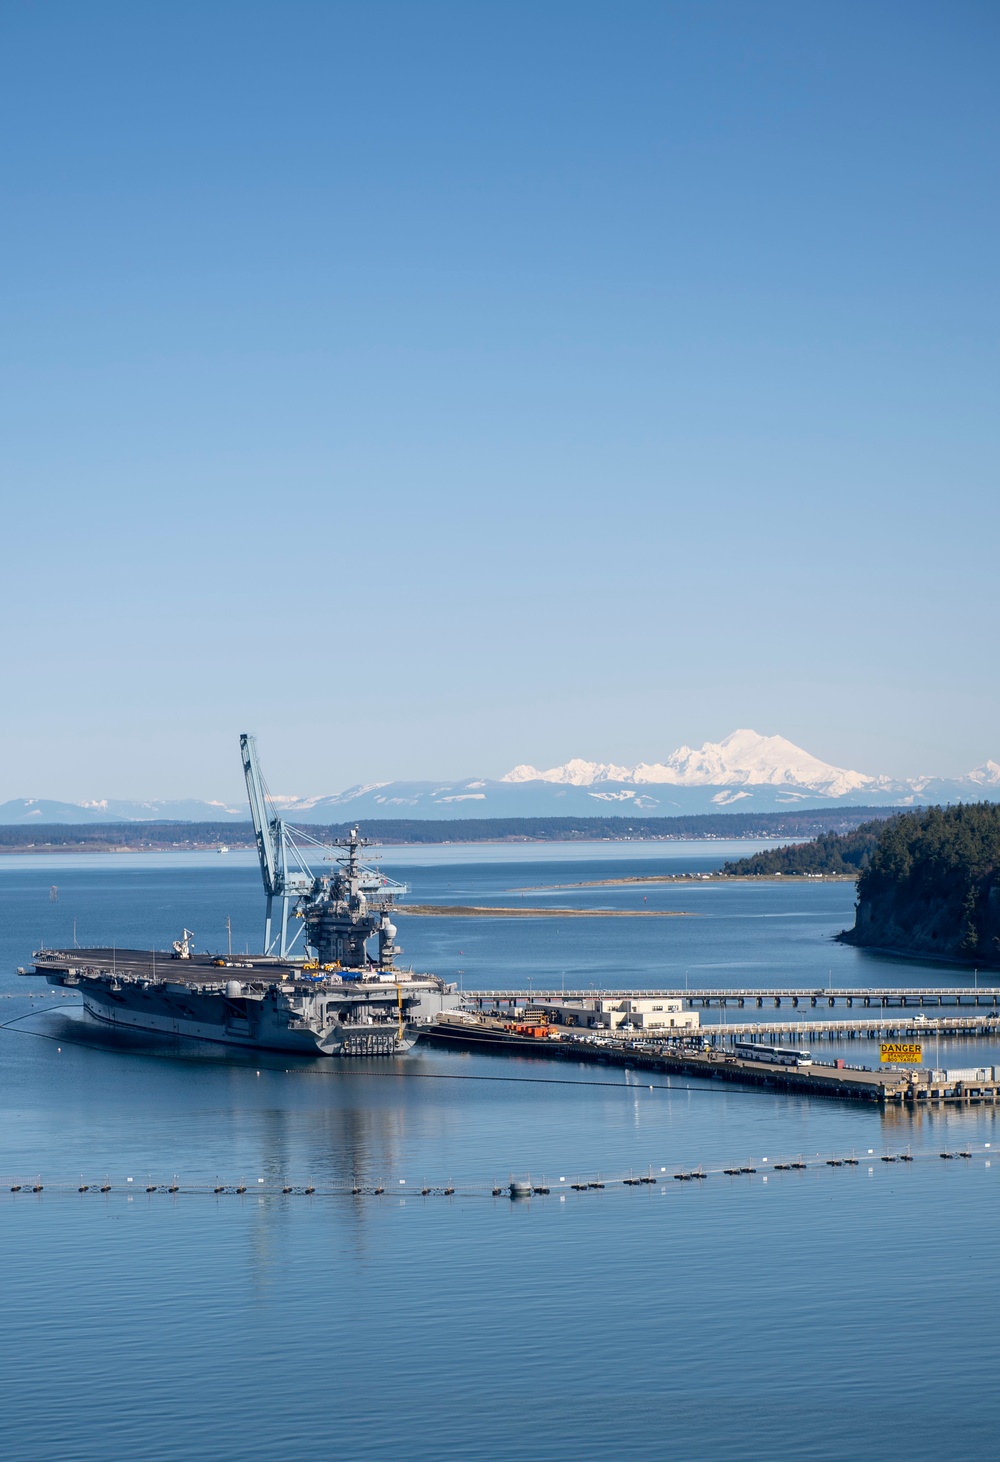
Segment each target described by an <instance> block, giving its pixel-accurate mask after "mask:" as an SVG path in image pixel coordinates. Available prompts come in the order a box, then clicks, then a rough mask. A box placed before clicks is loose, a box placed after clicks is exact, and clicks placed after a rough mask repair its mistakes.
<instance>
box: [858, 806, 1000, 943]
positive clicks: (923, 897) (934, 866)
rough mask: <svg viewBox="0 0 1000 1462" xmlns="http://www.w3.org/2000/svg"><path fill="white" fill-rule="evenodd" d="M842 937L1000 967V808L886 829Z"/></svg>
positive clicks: (924, 816)
mask: <svg viewBox="0 0 1000 1462" xmlns="http://www.w3.org/2000/svg"><path fill="white" fill-rule="evenodd" d="M842 938H843V939H845V940H846V941H847V942H848V943H851V944H859V945H865V946H869V947H873V948H881V949H894V950H898V951H901V952H903V953H906V954H914V955H929V956H934V955H938V956H940V957H942V958H945V959H950V960H962V961H965V962H967V963H969V964H976V965H993V966H997V965H1000V807H998V806H996V804H994V803H990V802H977V803H968V804H960V805H959V806H957V807H943V808H942V807H932V808H929V809H927V810H925V811H922V812H915V813H908V814H906V815H904V816H901V817H896V818H893V819H892V820H891V821H890V822H888V823H885V824H884V825H883V827H882V831H881V835H880V837H879V839H878V842H877V845H876V847H875V849H874V851H873V852H872V854H871V857H870V860H869V862H868V864H867V866H866V867H865V868H864V869H863V870H862V873H861V876H860V878H859V879H858V904H857V915H856V918H855V924H854V928H853V929H851V930H849V931H847V932H845V934H844V935H843V936H842Z"/></svg>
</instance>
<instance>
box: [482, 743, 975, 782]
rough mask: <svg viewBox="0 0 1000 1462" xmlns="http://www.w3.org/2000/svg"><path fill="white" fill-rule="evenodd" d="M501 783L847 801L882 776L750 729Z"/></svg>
mask: <svg viewBox="0 0 1000 1462" xmlns="http://www.w3.org/2000/svg"><path fill="white" fill-rule="evenodd" d="M986 765H987V767H990V766H993V765H995V763H992V762H987V764H986ZM983 770H985V768H984V769H983ZM998 771H1000V769H998ZM501 780H502V781H504V782H557V783H561V784H565V785H568V786H573V787H592V786H593V785H594V784H595V783H596V782H634V783H636V784H637V785H639V786H642V785H644V784H647V783H649V784H652V783H661V784H664V785H667V786H671V787H720V786H724V787H753V786H768V787H785V786H787V787H802V788H805V789H806V790H808V791H810V792H819V793H821V794H822V795H823V796H824V797H843V796H844V795H845V794H846V793H848V792H856V791H858V790H860V788H862V787H868V786H874V785H875V784H876V782H877V778H875V777H868V776H865V774H864V773H863V772H851V771H846V770H845V769H844V768H843V767H833V766H830V765H828V763H827V762H824V761H820V760H819V759H818V757H815V756H811V755H810V754H809V752H808V751H803V750H802V748H801V746H795V745H793V743H792V742H791V741H786V740H785V738H784V737H783V736H760V735H759V734H758V733H757V732H756V731H746V730H744V731H733V732H731V734H730V735H729V736H727V737H725V738H724V740H722V741H706V742H705V744H704V746H702V747H701V749H700V750H699V751H694V750H692V748H691V747H690V746H680V747H678V748H677V750H676V751H674V752H671V754H670V756H668V757H667V759H666V761H663V762H653V763H652V764H650V763H648V762H640V764H639V765H638V766H636V767H631V768H629V767H619V766H615V765H614V764H613V763H610V762H593V761H581V760H580V759H579V758H576V759H574V760H573V761H568V762H566V764H565V765H564V766H561V767H552V768H550V769H549V770H548V771H546V772H540V771H537V770H536V769H535V768H534V767H532V766H526V765H521V766H516V767H514V769H513V771H509V772H508V773H507V775H506V776H505V777H503V778H501ZM998 780H1000V779H998Z"/></svg>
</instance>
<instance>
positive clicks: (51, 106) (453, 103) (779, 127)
mask: <svg viewBox="0 0 1000 1462" xmlns="http://www.w3.org/2000/svg"><path fill="white" fill-rule="evenodd" d="M0 52H2V55H0V66H2V75H0V112H2V117H3V127H4V132H5V146H4V148H3V149H2V158H0V188H2V196H3V215H4V219H5V222H4V227H3V230H2V231H0V266H2V275H0V277H2V280H3V293H4V318H3V324H2V332H0V370H2V381H0V387H2V389H0V464H2V470H3V477H4V482H5V494H4V497H5V507H4V513H3V528H4V534H3V538H4V547H3V553H2V560H0V562H2V568H3V577H2V582H3V596H4V601H5V613H4V625H5V633H4V635H3V642H2V649H0V656H2V673H3V685H4V687H5V691H6V695H5V702H6V709H5V714H4V716H3V718H2V724H0V771H2V775H0V797H4V796H20V795H47V796H56V797H71V798H76V797H89V796H103V795H111V796H142V795H187V794H191V795H204V796H212V795H224V796H231V795H235V794H236V793H237V791H238V787H239V776H238V773H239V766H238V758H237V751H236V736H237V733H238V732H239V731H241V730H243V729H251V730H255V731H256V732H257V734H258V736H259V737H260V741H261V748H262V753H263V756H264V759H265V764H266V766H267V768H268V772H269V777H270V780H271V782H272V784H273V785H275V786H276V787H280V788H282V789H284V790H289V791H300V792H305V791H319V790H336V789H338V788H340V787H343V786H346V785H348V784H350V783H353V782H357V781H365V780H369V779H376V778H378V779H385V778H391V777H411V776H414V777H423V776H427V777H436V776H448V775H454V776H457V775H463V774H472V773H476V774H482V775H497V774H500V773H502V772H503V771H505V770H507V768H508V767H509V766H510V765H512V764H513V763H515V762H518V761H523V760H528V761H532V762H534V763H536V764H539V765H550V764H552V763H554V762H558V761H563V760H565V759H566V758H567V757H569V756H572V755H582V756H587V757H595V758H599V759H612V760H615V761H619V762H630V761H637V760H640V759H647V760H656V759H658V758H659V757H661V756H662V755H664V754H665V753H666V752H668V751H670V750H671V749H673V747H674V746H676V745H677V744H678V743H680V742H684V741H686V742H689V743H692V744H699V743H700V742H701V741H702V740H704V739H705V738H707V737H708V738H711V739H718V738H720V737H721V736H723V735H725V734H726V733H727V732H728V731H730V730H732V729H733V728H734V727H736V726H743V725H748V726H753V727H755V728H756V729H758V730H759V731H762V732H768V733H780V734H783V735H785V736H788V737H790V738H791V739H792V740H795V741H798V742H800V743H801V744H803V745H805V746H806V747H807V748H808V749H809V750H810V751H812V752H814V753H815V754H817V755H819V756H822V757H824V758H826V759H828V760H832V761H835V762H837V763H839V764H841V765H847V766H853V767H857V768H859V769H861V770H863V771H870V772H880V771H884V772H889V773H893V774H899V775H911V774H917V773H922V772H934V773H937V774H941V775H951V774H956V773H961V772H963V771H966V770H968V769H969V768H970V767H971V766H973V765H974V764H976V763H979V762H982V761H983V760H984V759H985V758H986V757H987V756H993V757H997V758H998V759H1000V726H998V715H997V711H998V698H1000V691H998V684H1000V681H998V675H997V670H998V664H997V661H998V655H997V622H998V621H997V573H996V560H997V544H998V526H1000V524H998V516H1000V511H998V492H997V470H996V463H997V455H996V445H997V442H996V437H997V353H996V339H997V316H998V308H997V293H998V291H997V263H996V261H997V258H998V257H1000V248H998V238H997V234H998V229H997V198H998V196H1000V194H998V187H997V183H998V179H997V171H998V164H997V157H998V150H997V121H998V117H997V112H998V95H1000V88H998V79H1000V78H998V59H1000V10H998V9H997V7H996V6H995V5H994V4H992V3H978V0H954V3H949V4H943V3H937V4H929V3H923V0H900V3H880V0H875V3H872V0H866V3H860V0H859V3H853V0H835V3H834V0H829V3H822V0H815V3H810V4H808V5H803V4H801V3H798V0H796V3H772V0H758V3H747V0H741V3H722V0H718V3H713V0H704V3H695V0H690V3H682V4H677V3H669V0H660V3H643V0H634V3H628V0H626V3H621V0H616V3H604V0H600V3H588V0H572V3H561V0H542V3H539V0H533V3H530V4H522V3H517V0H504V3H502V4H501V3H476V0H464V3H434V0H426V3H425V0H407V3H399V4H397V3H380V0H366V3H363V4H362V3H337V0H327V3H303V0H282V3H280V4H279V3H252V0H240V3H232V4H230V3H224V0H199V3H185V0H171V3H170V4H166V3H155V0H151V3H147V4H143V5H135V4H133V3H122V4H113V3H103V0H89V3H88V4H86V5H79V4H76V3H61V0H47V3H45V4H39V3H26V0H7V4H6V5H5V6H4V8H3V12H2V16H0Z"/></svg>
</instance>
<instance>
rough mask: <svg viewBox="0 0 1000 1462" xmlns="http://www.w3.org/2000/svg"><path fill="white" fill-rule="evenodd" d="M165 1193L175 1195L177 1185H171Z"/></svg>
mask: <svg viewBox="0 0 1000 1462" xmlns="http://www.w3.org/2000/svg"><path fill="white" fill-rule="evenodd" d="M167 1192H168V1193H176V1192H177V1184H176V1183H171V1185H170V1187H169V1188H168V1189H167Z"/></svg>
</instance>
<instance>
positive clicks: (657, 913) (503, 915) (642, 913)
mask: <svg viewBox="0 0 1000 1462" xmlns="http://www.w3.org/2000/svg"><path fill="white" fill-rule="evenodd" d="M397 912H398V913H399V914H400V915H406V914H415V915H416V916H417V917H418V918H436V919H696V918H697V917H698V915H697V914H691V913H688V911H687V910H686V909H537V908H531V909H521V908H516V907H515V908H510V907H509V906H507V907H501V906H499V905H498V906H497V907H495V908H489V907H487V906H484V905H475V904H412V905H411V904H399V905H397Z"/></svg>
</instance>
